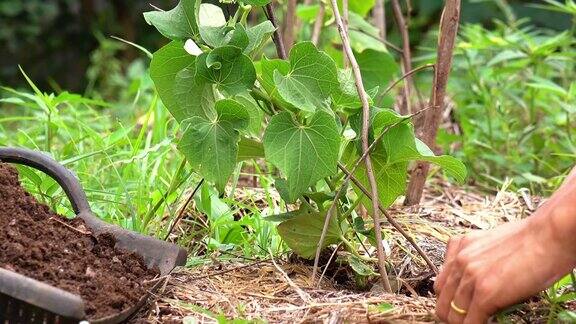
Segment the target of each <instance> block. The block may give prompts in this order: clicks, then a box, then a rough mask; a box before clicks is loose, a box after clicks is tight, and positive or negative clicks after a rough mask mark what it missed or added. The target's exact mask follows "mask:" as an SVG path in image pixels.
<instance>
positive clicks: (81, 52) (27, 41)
mask: <svg viewBox="0 0 576 324" xmlns="http://www.w3.org/2000/svg"><path fill="white" fill-rule="evenodd" d="M176 2H177V1H175V0H154V1H152V2H151V3H152V4H153V5H155V6H157V7H159V8H171V7H172V6H173V5H174V4H175V3H176ZM204 2H213V3H218V0H215V1H204ZM540 2H541V1H520V0H515V1H513V0H510V1H505V0H464V1H463V12H462V21H463V22H471V23H482V24H483V25H485V26H487V27H490V26H492V25H493V22H494V19H501V20H504V21H505V20H507V19H509V18H510V17H508V16H507V13H506V12H507V10H505V9H504V8H505V7H506V4H508V5H509V6H510V8H512V9H513V11H514V15H516V18H522V17H528V18H530V19H531V21H532V22H533V23H534V24H535V25H536V26H543V27H548V28H551V29H556V30H563V29H567V28H569V26H570V16H569V15H563V14H559V13H554V12H547V11H542V10H540V9H537V8H533V7H531V6H530V5H531V4H533V3H540ZM280 3H282V1H280ZM442 4H443V1H441V0H412V1H411V7H412V18H411V34H412V43H413V45H414V46H415V47H416V46H418V44H420V42H422V41H423V37H425V35H426V34H427V32H428V31H429V30H434V29H435V28H436V26H437V20H438V18H439V16H440V14H439V12H440V9H441V7H442ZM150 8H151V6H150V4H149V2H148V1H136V0H116V1H113V0H26V1H13V0H2V1H1V2H0V26H1V28H0V85H10V86H12V87H18V86H21V85H23V79H22V78H21V76H20V74H19V71H18V65H21V66H22V67H23V68H24V69H25V70H26V71H27V73H28V74H29V75H30V77H31V78H32V79H33V80H35V81H36V82H37V83H38V84H39V85H40V86H41V87H42V88H44V89H48V88H52V89H53V90H60V89H67V90H71V91H75V92H85V91H86V89H87V88H88V90H90V89H91V88H92V87H93V86H94V83H95V82H98V80H96V79H97V76H95V75H94V74H95V73H100V74H103V77H105V76H106V75H107V74H110V73H111V71H110V70H114V69H126V68H127V66H128V64H127V63H128V62H131V61H133V60H134V59H135V58H136V57H137V56H138V53H137V52H138V50H137V49H135V48H133V47H130V46H121V45H119V44H118V43H112V42H107V40H110V39H111V38H110V36H118V37H121V38H123V39H126V40H129V41H132V42H135V43H138V44H140V45H142V46H144V47H146V48H149V49H155V48H158V47H159V46H160V43H161V42H163V40H162V39H161V36H160V35H159V34H158V33H156V32H155V31H154V29H153V28H152V27H150V26H148V25H147V24H146V23H145V21H144V19H142V12H143V11H146V10H150ZM388 13H391V10H388ZM392 23H393V20H392V19H389V21H388V24H389V29H390V32H391V39H392V40H394V37H395V36H394V30H395V28H393V26H392ZM99 48H100V49H101V50H100V51H98V49H99ZM111 58H115V59H118V60H119V62H120V63H121V64H120V66H114V64H117V63H118V62H116V61H114V62H112V61H110V59H111ZM122 63H125V64H122ZM98 64H101V65H102V66H101V67H102V68H104V69H103V70H102V71H99V72H96V71H94V70H92V71H91V72H89V67H90V66H91V65H98ZM107 64H110V65H111V66H107ZM90 73H91V74H92V75H90Z"/></svg>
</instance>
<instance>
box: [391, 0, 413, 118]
mask: <svg viewBox="0 0 576 324" xmlns="http://www.w3.org/2000/svg"><path fill="white" fill-rule="evenodd" d="M392 11H393V12H394V19H395V20H396V24H397V25H398V29H399V30H400V35H401V36H402V68H403V72H404V73H405V74H407V73H408V71H411V70H412V55H411V52H410V36H409V35H408V25H407V24H406V20H405V19H404V14H403V13H402V7H400V3H399V2H398V0H392ZM411 86H412V79H411V78H410V75H407V77H406V82H405V83H404V102H402V104H401V105H400V113H401V114H402V115H406V114H409V113H411V112H412V109H410V88H411Z"/></svg>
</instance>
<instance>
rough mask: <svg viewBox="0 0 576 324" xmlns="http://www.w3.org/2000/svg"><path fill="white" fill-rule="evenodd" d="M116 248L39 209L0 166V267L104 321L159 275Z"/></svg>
mask: <svg viewBox="0 0 576 324" xmlns="http://www.w3.org/2000/svg"><path fill="white" fill-rule="evenodd" d="M114 245H115V239H114V237H113V236H112V235H111V234H107V233H103V234H100V235H98V236H97V237H95V236H93V235H92V233H91V232H90V231H89V230H88V229H87V226H86V225H85V223H84V221H83V220H81V219H79V218H75V219H72V220H69V219H66V218H63V217H61V216H59V215H57V214H55V213H54V212H52V211H51V210H50V209H49V208H48V207H47V206H45V205H42V204H40V203H38V201H36V199H35V198H34V197H32V196H31V195H30V194H28V193H27V192H25V191H24V189H23V188H22V187H21V186H20V183H19V181H18V173H17V172H16V170H15V169H14V168H12V167H10V166H8V165H5V164H0V267H2V268H4V269H7V270H10V271H13V272H16V273H19V274H22V275H25V276H28V277H30V278H33V279H36V280H38V281H41V282H44V283H47V284H50V285H52V286H55V287H58V288H60V289H62V290H65V291H68V292H70V293H73V294H76V295H78V296H81V297H82V299H83V300H84V302H85V305H86V309H85V312H86V315H87V317H88V318H89V319H95V318H103V317H106V316H110V315H115V314H117V313H119V312H121V311H123V310H125V309H127V308H129V307H131V306H133V305H135V304H136V303H137V301H138V300H139V299H140V297H142V296H143V295H145V294H146V293H147V288H149V287H148V286H147V284H146V282H148V281H150V280H152V279H153V278H154V277H156V276H157V275H158V271H157V270H154V269H152V270H149V269H147V267H146V265H145V264H144V261H143V260H142V258H141V257H140V256H138V255H136V254H134V253H131V252H126V251H123V250H120V249H116V248H114Z"/></svg>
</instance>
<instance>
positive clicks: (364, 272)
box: [348, 255, 378, 277]
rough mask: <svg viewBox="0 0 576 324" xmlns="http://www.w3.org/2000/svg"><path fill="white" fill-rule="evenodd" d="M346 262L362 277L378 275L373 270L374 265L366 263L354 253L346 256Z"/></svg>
mask: <svg viewBox="0 0 576 324" xmlns="http://www.w3.org/2000/svg"><path fill="white" fill-rule="evenodd" d="M348 264H349V265H350V267H352V270H354V272H356V273H357V274H358V275H360V276H362V277H369V276H376V275H378V274H377V273H376V272H375V271H374V267H373V266H371V265H369V264H366V262H364V261H362V260H361V259H360V258H358V257H357V256H355V255H350V256H348Z"/></svg>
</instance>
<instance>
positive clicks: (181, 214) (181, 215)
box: [164, 179, 204, 241]
mask: <svg viewBox="0 0 576 324" xmlns="http://www.w3.org/2000/svg"><path fill="white" fill-rule="evenodd" d="M203 183H204V179H202V180H200V181H199V182H198V184H197V185H196V187H195V188H194V190H192V193H191V194H190V196H188V199H186V202H185V203H184V205H182V208H180V212H178V216H176V219H175V220H174V222H173V223H172V226H170V229H169V230H168V233H166V237H164V241H166V240H167V239H168V238H169V237H170V234H172V231H173V230H174V228H175V227H176V225H177V224H178V223H179V222H180V220H181V219H182V217H183V216H184V212H186V208H188V205H189V204H190V202H192V199H194V196H195V195H196V192H198V189H200V187H201V186H202V184H203Z"/></svg>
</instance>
